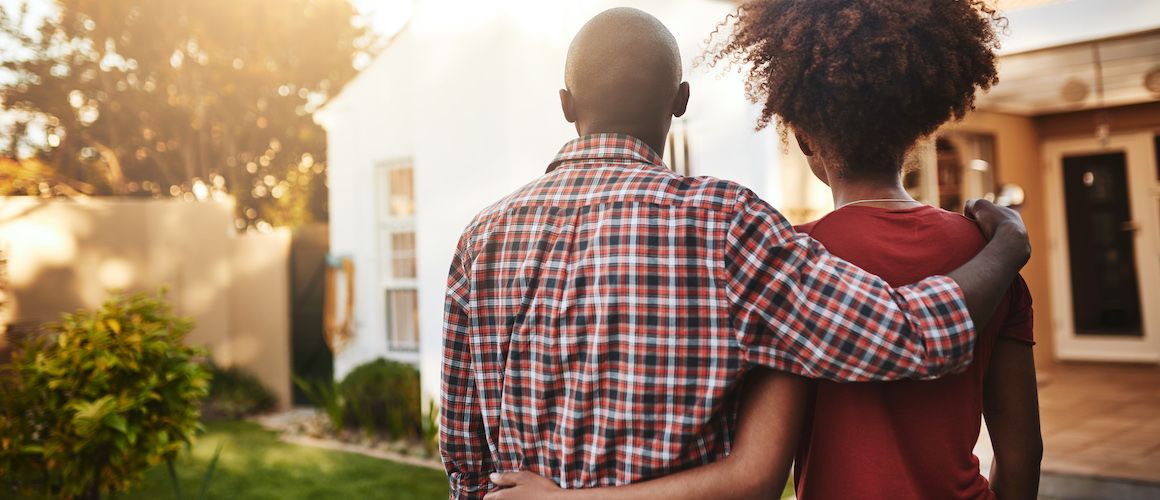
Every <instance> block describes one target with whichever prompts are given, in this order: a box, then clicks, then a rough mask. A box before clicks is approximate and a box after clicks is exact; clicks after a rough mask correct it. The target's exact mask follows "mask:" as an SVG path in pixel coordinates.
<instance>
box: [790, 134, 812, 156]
mask: <svg viewBox="0 0 1160 500" xmlns="http://www.w3.org/2000/svg"><path fill="white" fill-rule="evenodd" d="M793 137H794V139H797V143H798V147H799V148H802V154H804V155H806V156H813V155H814V145H813V144H812V142H811V140H810V136H808V135H806V134H803V133H801V132H794V133H793Z"/></svg>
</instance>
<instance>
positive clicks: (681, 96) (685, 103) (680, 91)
mask: <svg viewBox="0 0 1160 500" xmlns="http://www.w3.org/2000/svg"><path fill="white" fill-rule="evenodd" d="M688 108H689V82H681V86H680V87H678V88H677V96H676V97H674V98H673V116H675V117H677V118H680V117H681V116H683V115H684V114H685V110H687V109H688Z"/></svg>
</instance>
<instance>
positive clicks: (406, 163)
mask: <svg viewBox="0 0 1160 500" xmlns="http://www.w3.org/2000/svg"><path fill="white" fill-rule="evenodd" d="M404 169H409V170H411V196H412V201H414V196H415V177H414V176H415V168H414V162H413V161H412V160H411V159H409V158H408V159H397V160H392V161H382V162H379V163H377V164H375V189H376V191H375V193H376V195H377V196H376V211H375V219H376V235H375V238H376V239H377V241H378V247H379V252H378V254H379V259H380V260H379V290H380V293H379V300H378V303H379V304H380V306H381V307H382V310H383V330H382V334H383V335H384V337H385V339H386V344H387V350H388V351H390V352H394V353H415V352H418V350H419V335H420V334H419V327H418V325H416V326H415V339H414V345H401V344H399V343H396V342H395V341H394V340H393V337H397V336H398V335H392V334H393V333H394V332H393V331H392V329H393V328H394V326H393V325H394V323H393V318H392V311H390V308H389V304H390V303H389V301H388V300H387V296H388V294H389V293H390V292H394V291H411V292H414V293H415V294H416V300H418V293H419V280H418V273H417V271H418V269H417V264H418V256H417V255H416V256H415V260H416V273H415V274H416V275H415V276H414V277H411V278H398V277H396V276H395V273H394V257H395V255H394V251H395V250H394V246H393V245H392V241H391V237H392V236H393V235H396V234H403V233H411V234H413V235H414V234H416V231H415V214H414V213H413V212H412V213H411V214H410V215H403V216H400V215H393V214H391V206H390V202H391V199H390V193H391V187H392V186H391V174H392V173H393V172H396V171H399V170H404ZM417 308H418V305H417V304H416V311H415V317H416V321H417V320H418V319H417V318H418V310H417Z"/></svg>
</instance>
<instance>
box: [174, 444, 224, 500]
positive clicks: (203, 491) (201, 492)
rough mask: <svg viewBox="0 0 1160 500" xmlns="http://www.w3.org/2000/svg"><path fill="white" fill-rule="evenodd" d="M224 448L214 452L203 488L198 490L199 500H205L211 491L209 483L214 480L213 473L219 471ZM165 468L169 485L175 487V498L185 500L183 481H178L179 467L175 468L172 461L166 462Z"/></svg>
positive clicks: (218, 448)
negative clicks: (182, 489)
mask: <svg viewBox="0 0 1160 500" xmlns="http://www.w3.org/2000/svg"><path fill="white" fill-rule="evenodd" d="M222 446H224V445H221V444H219V445H218V447H217V449H216V450H214V452H213V458H212V459H210V461H209V467H206V469H205V474H204V475H202V476H201V488H198V490H197V500H205V495H206V492H208V491H209V482H210V480H211V479H213V473H214V472H215V471H217V464H218V459H219V458H221V456H222ZM165 468H166V469H168V470H169V485H170V486H172V487H173V498H175V499H177V500H185V495H183V494H182V493H181V481H178V480H177V467H176V466H174V464H173V460H172V459H170V460H166V461H165Z"/></svg>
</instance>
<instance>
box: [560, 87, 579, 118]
mask: <svg viewBox="0 0 1160 500" xmlns="http://www.w3.org/2000/svg"><path fill="white" fill-rule="evenodd" d="M560 109H561V110H562V111H564V119H565V120H568V123H576V100H575V99H572V93H571V92H568V89H560Z"/></svg>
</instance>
